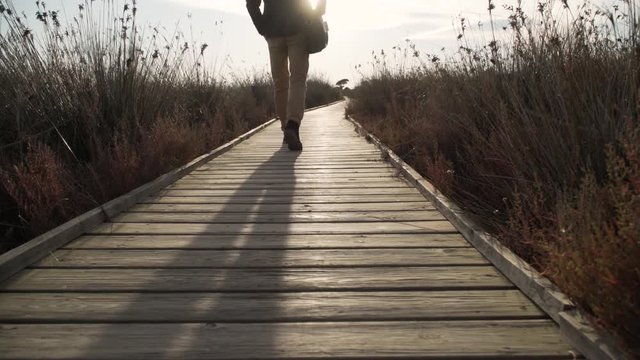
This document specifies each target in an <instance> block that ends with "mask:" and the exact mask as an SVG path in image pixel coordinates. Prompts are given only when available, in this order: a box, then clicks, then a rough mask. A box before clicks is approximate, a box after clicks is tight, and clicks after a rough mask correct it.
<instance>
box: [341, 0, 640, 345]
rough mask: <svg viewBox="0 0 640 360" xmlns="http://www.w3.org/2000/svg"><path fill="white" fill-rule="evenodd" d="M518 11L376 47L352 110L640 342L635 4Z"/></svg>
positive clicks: (582, 301) (591, 309) (598, 317)
mask: <svg viewBox="0 0 640 360" xmlns="http://www.w3.org/2000/svg"><path fill="white" fill-rule="evenodd" d="M489 4H490V6H489V8H492V7H493V4H492V2H489ZM491 10H493V9H491ZM491 10H489V11H491ZM508 10H510V12H511V16H510V17H509V19H508V20H509V25H508V26H507V27H506V28H505V29H504V30H503V29H500V28H497V25H496V27H495V28H494V32H493V34H491V35H490V39H491V40H489V41H488V43H487V44H482V45H481V46H473V45H470V40H469V39H468V37H469V36H468V31H469V29H468V28H467V27H466V26H467V23H466V22H465V20H463V19H462V20H461V23H460V26H459V30H460V37H459V42H460V49H459V51H458V52H457V53H456V54H452V55H450V56H442V55H438V56H435V55H428V54H421V53H420V52H419V51H418V50H417V49H415V47H414V46H412V45H411V44H410V43H408V44H407V46H406V47H398V48H396V49H394V51H395V52H394V53H391V54H384V53H378V54H376V55H375V56H374V59H373V61H372V64H371V65H372V69H371V72H370V73H367V74H366V75H365V77H364V79H363V80H362V81H361V82H360V84H359V85H358V86H357V87H356V88H355V89H354V91H353V92H352V93H351V94H350V96H351V97H352V101H351V102H350V106H349V109H348V113H349V114H351V115H352V116H353V117H354V118H355V119H356V120H358V121H359V122H360V123H361V124H363V125H364V126H365V127H366V128H367V129H368V130H370V131H371V132H373V133H374V134H376V135H377V136H378V137H380V138H381V139H382V141H383V142H385V143H387V144H388V145H390V146H391V147H392V148H393V149H394V151H396V152H397V153H398V154H399V155H401V156H402V157H403V158H404V159H405V160H406V161H408V162H409V163H410V164H412V165H413V166H414V167H415V168H417V169H418V170H419V171H420V172H421V173H422V174H424V175H425V176H426V177H428V178H429V179H430V180H431V181H432V182H433V183H434V184H435V185H436V186H437V187H438V188H439V189H441V190H442V191H443V192H444V193H446V194H447V195H448V196H449V197H451V198H453V199H454V200H455V201H457V202H458V203H459V204H460V205H461V206H462V207H463V208H465V209H466V210H467V211H468V212H470V213H471V214H473V215H475V216H477V218H478V219H479V220H480V221H481V222H482V223H483V224H484V226H485V227H486V228H487V229H489V230H490V231H491V232H493V233H494V234H496V235H497V236H498V237H499V238H500V239H501V241H502V242H503V243H505V244H507V245H508V246H509V247H510V248H511V249H513V250H514V251H515V252H517V253H518V254H519V255H520V256H522V257H523V258H525V259H526V260H528V261H529V262H531V263H532V264H533V265H535V266H536V267H537V268H538V269H539V270H540V271H542V272H543V273H544V274H545V275H546V276H548V277H549V278H551V279H553V281H554V282H555V283H556V284H558V285H559V286H560V287H561V288H562V289H563V290H564V291H565V292H566V293H567V294H569V295H570V296H571V298H572V299H574V300H575V301H576V302H577V304H579V306H581V307H582V308H583V309H584V310H585V311H586V312H587V313H589V314H591V315H592V316H593V317H594V319H595V321H596V322H597V323H598V324H600V325H602V326H604V327H606V328H608V329H609V330H611V331H612V332H614V333H615V334H616V335H617V337H618V338H619V339H621V341H622V342H625V343H626V344H627V345H628V347H630V348H634V351H635V352H636V353H639V354H640V348H639V346H640V345H639V344H640V337H639V334H640V222H639V221H638V219H640V123H639V120H640V118H639V116H640V115H639V112H640V90H639V89H640V73H639V72H640V30H639V28H638V26H639V18H638V16H639V15H640V13H639V12H638V10H639V5H638V4H637V3H635V2H634V1H620V2H619V4H618V5H617V6H616V7H615V8H611V9H598V8H593V7H591V6H590V5H589V4H588V3H583V4H581V5H579V6H574V5H572V7H569V5H568V4H567V3H566V2H553V1H543V2H541V3H540V5H539V7H538V12H537V13H535V14H526V13H524V12H523V11H521V9H518V8H509V9H508ZM486 27H488V26H486ZM492 28H493V26H492ZM502 34H509V35H508V36H506V37H504V38H503V35H502ZM392 56H393V57H394V58H396V59H397V58H400V59H402V61H400V62H398V61H396V62H393V63H392V62H391V61H390V60H389V59H390V58H391V57H392Z"/></svg>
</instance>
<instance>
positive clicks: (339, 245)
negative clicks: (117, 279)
mask: <svg viewBox="0 0 640 360" xmlns="http://www.w3.org/2000/svg"><path fill="white" fill-rule="evenodd" d="M464 247H470V245H469V243H468V242H467V241H466V240H465V239H464V238H463V237H462V236H460V234H416V235H413V236H412V235H407V234H359V235H351V234H349V235H345V234H319V235H306V234H305V235H292V234H288V235H286V237H283V236H281V235H255V234H245V235H202V234H197V235H155V236H146V235H84V236H81V237H79V238H78V239H77V240H76V241H74V242H73V243H71V244H68V245H66V246H65V247H64V248H65V249H137V250H140V249H166V250H182V249H184V250H187V249H192V250H228V249H245V250H255V249H287V250H297V249H388V248H391V249H404V248H422V249H428V248H464Z"/></svg>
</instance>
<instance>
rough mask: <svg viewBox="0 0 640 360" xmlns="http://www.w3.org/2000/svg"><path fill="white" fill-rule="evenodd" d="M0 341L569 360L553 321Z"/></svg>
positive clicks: (47, 352)
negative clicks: (525, 357)
mask: <svg viewBox="0 0 640 360" xmlns="http://www.w3.org/2000/svg"><path fill="white" fill-rule="evenodd" d="M471 339H472V340H471ZM0 344H3V345H4V344H13V346H11V347H9V348H3V350H4V351H3V352H2V354H0V356H2V357H6V358H13V359H19V358H27V359H33V358H50V359H56V358H57V359H60V358H63V359H65V358H66V359H68V358H76V359H86V358H95V355H96V354H100V358H110V359H132V358H146V359H160V358H162V359H194V358H202V359H282V358H296V359H302V358H311V359H319V358H323V359H325V358H327V357H328V356H333V357H336V358H341V359H345V358H347V359H354V358H357V359H372V358H386V359H394V358H395V359H397V358H407V357H410V358H414V359H424V358H439V359H441V358H455V359H460V358H475V359H477V358H482V359H488V358H508V357H513V358H522V357H523V355H525V356H527V357H537V358H553V359H559V358H560V359H562V358H564V359H572V356H571V354H570V353H569V351H570V350H571V349H570V348H569V347H568V346H567V345H566V344H565V343H564V341H562V339H561V336H560V333H559V331H558V329H557V327H556V325H555V324H554V323H552V322H551V321H549V320H528V321H521V320H505V321H403V322H393V321H385V322H306V323H261V324H234V323H196V324H190V323H181V324H71V325H65V324H61V325H46V324H45V325H36V326H34V325H20V324H17V325H0ZM69 344H74V345H75V346H69ZM25 354H28V356H25Z"/></svg>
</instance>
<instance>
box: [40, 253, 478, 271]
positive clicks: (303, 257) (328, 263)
mask: <svg viewBox="0 0 640 360" xmlns="http://www.w3.org/2000/svg"><path fill="white" fill-rule="evenodd" d="M488 264H489V262H487V260H486V259H485V258H483V257H482V256H481V255H480V253H479V252H477V251H476V250H475V249H472V248H445V249H433V248H432V249H350V250H344V249H341V250H328V249H316V250H290V249H288V250H286V251H283V250H130V249H126V250H80V249H74V250H58V251H56V252H54V253H53V254H52V255H50V256H48V257H46V258H44V259H43V260H41V261H39V262H37V263H35V264H34V265H32V267H36V268H40V267H49V268H56V267H67V268H74V267H75V268H78V267H85V268H89V267H91V268H123V267H135V268H165V269H167V268H294V267H298V268H301V267H316V268H318V267H346V266H349V267H358V266H359V267H373V266H385V267H388V266H442V265H449V266H461V265H488Z"/></svg>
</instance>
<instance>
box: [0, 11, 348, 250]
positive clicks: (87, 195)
mask: <svg viewBox="0 0 640 360" xmlns="http://www.w3.org/2000/svg"><path fill="white" fill-rule="evenodd" d="M35 3H36V4H37V7H38V11H37V13H36V14H35V18H29V17H28V16H26V15H24V14H23V13H22V12H21V11H19V10H17V9H16V8H15V6H14V5H13V3H12V2H11V1H7V0H0V84H2V86H0V109H1V111H0V129H2V131H0V153H1V154H2V156H1V157H0V252H1V251H2V250H7V249H9V248H11V247H13V246H16V245H18V244H20V243H21V242H23V241H25V240H27V239H29V238H31V237H33V236H34V235H37V234H39V233H41V232H43V231H46V230H48V229H50V228H52V227H54V226H56V225H58V224H60V223H62V222H64V221H65V220H68V219H69V218H71V217H73V216H75V215H77V214H80V213H82V212H84V211H86V210H88V209H90V208H92V207H95V206H97V205H99V204H101V203H104V202H105V201H107V200H109V199H112V198H113V197H115V196H118V195H120V194H123V193H124V192H126V191H129V190H131V189H133V188H134V187H136V186H138V185H141V184H143V183H145V182H147V181H149V180H151V179H153V178H155V177H157V176H158V175H159V174H162V173H164V172H167V171H169V170H170V169H172V168H175V167H177V166H179V165H182V164H184V163H186V162H187V161H189V160H191V159H193V158H195V157H196V156H198V155H200V154H202V153H204V152H206V151H208V150H210V149H212V148H215V147H217V146H218V145H220V144H222V143H224V142H225V141H228V140H229V139H231V138H234V137H236V136H237V135H239V134H241V133H243V132H246V131H247V130H249V129H251V128H253V127H255V126H257V125H258V124H260V123H263V122H264V121H266V120H267V119H268V118H269V117H270V116H271V115H272V114H273V113H274V103H273V96H272V92H273V90H272V83H271V79H270V77H269V76H268V74H255V75H245V76H234V77H233V79H232V80H225V79H224V78H222V77H220V76H218V74H216V73H212V72H211V71H210V70H209V69H210V67H208V66H207V64H206V61H205V60H206V59H205V56H204V54H205V52H206V50H207V47H208V45H207V44H206V43H198V42H195V41H193V40H191V39H188V38H186V37H185V36H184V34H183V33H182V32H181V31H180V29H176V30H175V32H173V33H167V32H166V30H160V29H158V28H155V27H150V26H146V25H144V24H139V23H138V20H137V12H138V9H137V7H136V2H135V1H133V2H127V3H121V2H118V1H113V0H102V1H92V0H84V1H81V2H80V5H78V8H77V13H76V14H75V15H74V16H72V17H69V18H68V19H67V18H64V17H63V16H62V14H61V12H60V11H56V10H52V9H49V8H47V7H46V5H45V2H40V1H35ZM326 86H327V84H325V81H323V80H313V79H312V80H310V83H309V88H310V94H311V96H310V99H309V101H310V102H311V103H313V104H319V103H323V102H328V101H333V100H335V99H337V98H338V93H337V91H335V90H332V91H328V89H327V88H326Z"/></svg>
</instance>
